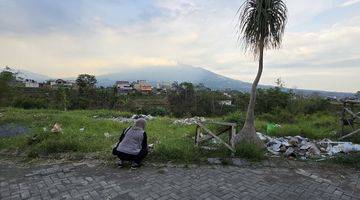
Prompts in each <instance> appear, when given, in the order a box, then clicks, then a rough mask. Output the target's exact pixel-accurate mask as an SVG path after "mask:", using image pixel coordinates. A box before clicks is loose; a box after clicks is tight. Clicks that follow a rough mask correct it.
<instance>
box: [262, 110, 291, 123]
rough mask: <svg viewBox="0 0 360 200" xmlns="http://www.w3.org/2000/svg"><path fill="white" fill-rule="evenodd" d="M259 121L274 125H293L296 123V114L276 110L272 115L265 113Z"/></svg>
mask: <svg viewBox="0 0 360 200" xmlns="http://www.w3.org/2000/svg"><path fill="white" fill-rule="evenodd" d="M259 119H261V120H265V121H268V122H273V123H293V122H294V121H295V116H294V114H292V113H290V112H289V111H288V110H285V109H276V110H275V111H273V112H272V113H264V114H262V115H260V116H259Z"/></svg>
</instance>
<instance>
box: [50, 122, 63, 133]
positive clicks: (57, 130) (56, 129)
mask: <svg viewBox="0 0 360 200" xmlns="http://www.w3.org/2000/svg"><path fill="white" fill-rule="evenodd" d="M61 131H62V129H61V124H59V123H57V122H56V123H55V124H54V126H53V128H52V129H51V132H52V133H60V132H61Z"/></svg>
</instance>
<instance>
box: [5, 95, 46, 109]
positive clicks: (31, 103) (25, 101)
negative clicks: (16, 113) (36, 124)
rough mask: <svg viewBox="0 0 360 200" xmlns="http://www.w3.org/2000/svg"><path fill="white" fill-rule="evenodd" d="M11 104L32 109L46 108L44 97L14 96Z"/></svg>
mask: <svg viewBox="0 0 360 200" xmlns="http://www.w3.org/2000/svg"><path fill="white" fill-rule="evenodd" d="M12 104H13V106H14V107H17V108H24V109H32V108H38V109H40V108H47V107H48V104H47V102H46V100H45V99H37V98H31V97H28V98H25V97H24V98H16V99H15V100H14V101H13V103H12Z"/></svg>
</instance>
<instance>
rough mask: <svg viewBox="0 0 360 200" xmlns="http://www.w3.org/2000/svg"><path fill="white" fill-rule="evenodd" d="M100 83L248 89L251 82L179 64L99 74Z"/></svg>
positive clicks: (104, 84) (102, 84) (106, 84)
mask: <svg viewBox="0 0 360 200" xmlns="http://www.w3.org/2000/svg"><path fill="white" fill-rule="evenodd" d="M97 80H98V84H99V85H101V86H110V85H113V84H114V83H115V81H118V80H126V81H136V80H147V81H148V82H150V83H151V84H156V83H158V82H166V81H170V82H173V81H177V82H179V83H181V82H191V83H194V84H199V83H203V84H204V85H205V86H206V87H209V88H212V89H234V90H241V91H248V90H249V89H250V88H251V84H250V83H247V82H243V81H239V80H235V79H231V78H228V77H225V76H221V75H218V74H216V73H214V72H211V71H208V70H206V69H203V68H200V67H193V66H189V65H178V66H170V67H146V68H135V69H129V70H127V71H123V72H119V73H113V74H106V75H101V76H97Z"/></svg>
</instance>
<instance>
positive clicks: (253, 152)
mask: <svg viewBox="0 0 360 200" xmlns="http://www.w3.org/2000/svg"><path fill="white" fill-rule="evenodd" d="M235 150H236V152H235V155H236V156H239V157H241V158H246V159H249V160H251V161H261V160H263V159H264V158H265V156H264V149H263V148H261V147H259V146H257V145H256V144H253V143H249V142H245V141H242V142H240V143H238V144H237V145H236V149H235Z"/></svg>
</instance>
